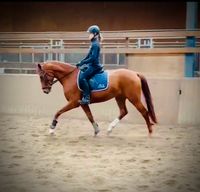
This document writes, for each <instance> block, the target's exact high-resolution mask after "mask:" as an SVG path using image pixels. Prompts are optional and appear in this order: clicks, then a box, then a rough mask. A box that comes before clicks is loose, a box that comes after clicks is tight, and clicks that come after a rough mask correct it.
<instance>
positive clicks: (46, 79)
mask: <svg viewBox="0 0 200 192" xmlns="http://www.w3.org/2000/svg"><path fill="white" fill-rule="evenodd" d="M75 70H76V68H74V69H73V70H72V71H70V72H69V73H67V74H65V75H64V76H63V77H61V78H57V79H56V80H53V81H52V82H49V79H48V77H50V78H55V77H54V76H52V75H50V74H48V73H47V72H45V71H44V70H42V69H41V71H42V72H43V74H42V77H43V78H44V81H45V82H47V81H48V84H49V85H50V86H52V85H54V84H55V83H57V82H58V81H60V80H61V79H63V78H65V77H67V76H68V75H70V74H71V73H73V72H74V71H75ZM45 88H48V87H45Z"/></svg>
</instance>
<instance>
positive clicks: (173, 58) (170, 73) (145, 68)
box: [127, 53, 185, 78]
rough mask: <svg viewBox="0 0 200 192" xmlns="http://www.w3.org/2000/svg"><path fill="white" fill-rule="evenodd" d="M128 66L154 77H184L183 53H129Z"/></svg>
mask: <svg viewBox="0 0 200 192" xmlns="http://www.w3.org/2000/svg"><path fill="white" fill-rule="evenodd" d="M127 63H128V68H129V69H131V70H134V71H138V72H142V73H143V74H145V75H147V76H154V77H172V78H181V77H184V69H185V55H184V54H161V53H159V54H129V55H128V56H127Z"/></svg>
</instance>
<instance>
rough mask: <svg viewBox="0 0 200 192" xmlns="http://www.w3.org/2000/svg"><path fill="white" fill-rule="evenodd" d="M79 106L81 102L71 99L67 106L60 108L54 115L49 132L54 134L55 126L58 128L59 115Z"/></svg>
mask: <svg viewBox="0 0 200 192" xmlns="http://www.w3.org/2000/svg"><path fill="white" fill-rule="evenodd" d="M78 106H80V104H79V103H78V102H77V100H76V101H69V103H68V104H67V105H66V106H64V107H63V108H62V109H60V110H59V111H58V112H57V113H56V114H55V115H54V118H53V121H52V123H51V125H50V129H49V133H51V134H53V133H54V132H55V128H56V125H57V123H58V117H59V116H60V115H61V114H63V113H65V112H67V111H69V110H71V109H74V108H76V107H78Z"/></svg>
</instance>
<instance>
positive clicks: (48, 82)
mask: <svg viewBox="0 0 200 192" xmlns="http://www.w3.org/2000/svg"><path fill="white" fill-rule="evenodd" d="M37 74H38V75H39V77H40V82H41V86H42V90H43V92H44V93H46V94H48V93H50V91H51V87H52V85H53V80H54V75H53V73H51V72H50V71H48V72H47V71H45V69H44V67H43V66H42V65H41V64H37Z"/></svg>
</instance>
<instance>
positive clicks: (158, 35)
mask: <svg viewBox="0 0 200 192" xmlns="http://www.w3.org/2000/svg"><path fill="white" fill-rule="evenodd" d="M102 34H103V37H104V40H103V41H102V43H101V47H102V49H101V51H102V54H101V62H102V63H103V64H104V65H105V66H106V67H112V68H114V67H119V66H120V67H126V55H127V54H155V53H157V54H160V53H176V54H185V53H195V54H197V55H198V54H199V53H200V30H192V31H186V30H151V31H150V30H148V31H112V32H110V31H107V32H106V31H103V32H102ZM188 36H193V37H195V38H196V47H186V40H187V37H188ZM89 46H90V42H89V40H88V34H87V33H86V32H29V33H24V32H21V33H20V32H17V33H10V32H0V68H5V69H9V68H14V69H15V68H16V69H17V68H19V69H21V71H22V69H26V68H27V70H29V69H32V68H33V66H34V65H33V64H34V63H35V62H42V61H45V60H60V61H64V62H68V63H72V64H73V63H76V62H78V61H79V60H81V59H82V58H83V57H84V55H85V54H86V53H87V51H88V49H89ZM9 66H10V67H9Z"/></svg>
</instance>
